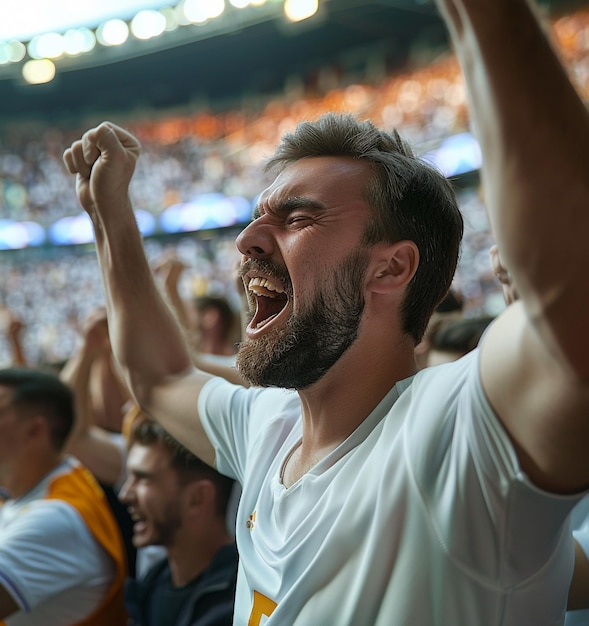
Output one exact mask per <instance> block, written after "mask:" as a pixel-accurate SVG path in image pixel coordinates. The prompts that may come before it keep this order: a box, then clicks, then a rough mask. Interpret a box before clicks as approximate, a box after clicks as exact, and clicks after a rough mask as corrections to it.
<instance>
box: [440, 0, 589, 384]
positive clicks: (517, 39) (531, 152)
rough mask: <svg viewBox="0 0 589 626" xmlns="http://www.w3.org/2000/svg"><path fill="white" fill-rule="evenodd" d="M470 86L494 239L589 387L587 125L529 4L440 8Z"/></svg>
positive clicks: (472, 2) (552, 338)
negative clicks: (587, 329)
mask: <svg viewBox="0 0 589 626" xmlns="http://www.w3.org/2000/svg"><path fill="white" fill-rule="evenodd" d="M438 5H439V7H440V9H441V11H442V13H443V14H444V16H445V19H446V22H447V23H448V26H449V29H450V32H451V35H452V39H453V43H454V47H455V50H456V52H457V54H458V56H459V59H460V61H461V64H462V68H463V71H464V74H465V78H466V81H467V85H468V93H469V100H470V110H471V117H472V121H473V127H474V130H475V132H476V134H477V137H478V139H479V141H480V143H481V147H482V151H483V180H484V191H485V200H486V203H487V206H488V209H489V216H490V220H491V224H492V229H493V232H494V235H495V238H496V239H497V242H498V244H499V248H500V250H501V254H502V257H503V258H504V260H505V263H506V266H507V267H508V268H509V270H510V272H511V274H512V275H513V277H514V281H515V284H516V286H517V288H518V291H519V294H520V296H521V298H522V300H523V301H524V304H525V307H526V310H527V311H528V315H529V317H530V318H531V319H533V320H534V321H535V323H536V325H537V327H538V329H539V330H540V332H541V333H542V336H543V337H544V338H545V339H546V341H547V342H548V343H549V344H550V347H551V349H552V351H553V353H554V354H555V355H556V356H557V358H559V359H561V360H562V361H563V362H567V363H568V364H571V365H572V367H573V369H575V370H576V371H577V372H578V373H579V374H580V375H581V376H582V377H587V375H589V364H588V363H587V362H586V358H585V357H584V356H583V355H582V354H581V353H580V351H579V349H578V348H579V342H578V339H577V337H578V333H579V331H580V329H581V328H582V326H583V325H584V320H583V319H581V315H580V313H579V312H580V311H582V310H586V306H587V304H589V292H588V290H587V289H584V288H582V285H584V284H585V274H586V268H587V267H588V266H589V251H588V248H587V246H586V245H585V243H584V241H583V239H584V237H585V233H587V232H589V230H588V229H589V211H588V210H587V204H588V200H589V181H588V179H587V176H586V172H585V169H586V164H587V163H588V162H589V117H588V116H587V112H586V110H585V107H584V105H583V103H582V101H581V99H580V97H579V96H578V94H577V93H576V91H575V89H574V87H573V86H572V84H571V83H570V81H569V79H568V76H567V73H566V71H565V69H564V68H563V66H562V65H561V64H560V62H559V59H558V57H557V55H556V54H555V53H554V51H553V49H552V47H551V45H550V42H549V40H548V38H547V37H546V35H545V32H544V30H543V27H542V25H541V24H540V22H539V20H538V18H537V16H536V11H535V9H534V8H533V6H532V4H531V3H530V2H527V0H438Z"/></svg>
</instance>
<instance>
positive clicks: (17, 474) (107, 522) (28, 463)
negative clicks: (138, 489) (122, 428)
mask: <svg viewBox="0 0 589 626" xmlns="http://www.w3.org/2000/svg"><path fill="white" fill-rule="evenodd" d="M0 413H1V414H2V420H1V430H2V434H1V436H0V483H1V484H2V485H3V486H4V487H5V488H6V490H7V491H8V493H9V496H10V499H9V500H8V501H7V502H6V503H5V504H4V505H3V506H2V507H0V619H3V620H5V623H6V624H7V625H8V626H17V625H21V624H22V625H23V626H24V625H30V624H43V625H44V626H63V625H64V624H80V625H81V624H84V625H86V626H90V625H96V626H104V625H105V624H109V626H110V625H112V626H124V624H126V620H127V617H126V614H125V611H124V608H123V582H124V579H125V576H126V564H125V555H124V548H123V544H122V539H121V535H120V532H119V529H118V527H117V524H116V521H115V519H114V517H113V515H112V512H111V509H110V507H109V506H108V503H107V501H106V497H105V495H104V493H103V492H102V490H101V489H100V487H99V485H98V484H97V483H96V481H95V480H94V479H93V477H92V475H91V474H90V473H89V472H88V471H87V470H86V469H85V468H84V467H83V466H82V465H80V464H79V463H78V462H77V461H76V460H75V459H73V458H72V457H66V456H64V454H63V448H64V445H65V441H66V439H67V437H68V435H69V432H70V430H71V428H72V425H73V421H74V401H73V395H72V392H71V391H70V390H69V389H68V387H67V386H66V385H64V384H63V383H62V382H61V381H59V379H58V378H57V377H55V376H53V375H51V374H47V373H43V372H39V371H36V370H32V369H5V370H1V371H0Z"/></svg>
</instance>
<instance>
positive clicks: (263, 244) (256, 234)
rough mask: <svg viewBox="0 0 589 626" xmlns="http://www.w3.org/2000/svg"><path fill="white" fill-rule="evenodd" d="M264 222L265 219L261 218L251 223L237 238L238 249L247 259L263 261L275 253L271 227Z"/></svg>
mask: <svg viewBox="0 0 589 626" xmlns="http://www.w3.org/2000/svg"><path fill="white" fill-rule="evenodd" d="M263 220H264V218H263V217H259V218H258V219H256V220H254V221H253V222H250V224H248V225H247V226H246V227H245V228H244V229H243V230H242V231H241V233H239V235H238V236H237V239H236V245H237V249H238V250H239V251H240V252H241V254H243V255H244V256H246V257H249V258H252V259H261V258H264V257H269V256H271V255H272V253H273V252H274V240H273V238H272V235H271V226H270V224H267V223H265V222H264V221H263Z"/></svg>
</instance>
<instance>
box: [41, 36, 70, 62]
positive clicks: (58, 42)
mask: <svg viewBox="0 0 589 626" xmlns="http://www.w3.org/2000/svg"><path fill="white" fill-rule="evenodd" d="M63 52H64V44H63V36H62V35H61V34H60V33H43V34H42V35H39V36H38V38H37V55H38V58H41V59H58V58H59V57H60V56H62V55H63Z"/></svg>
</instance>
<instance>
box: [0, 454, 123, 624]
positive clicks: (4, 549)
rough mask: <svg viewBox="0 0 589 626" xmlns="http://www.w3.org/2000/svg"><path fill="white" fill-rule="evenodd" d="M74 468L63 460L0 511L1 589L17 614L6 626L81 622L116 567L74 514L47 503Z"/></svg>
mask: <svg viewBox="0 0 589 626" xmlns="http://www.w3.org/2000/svg"><path fill="white" fill-rule="evenodd" d="M75 466H77V461H75V460H74V459H72V458H68V459H66V460H65V461H64V462H63V463H62V464H61V465H60V466H59V467H57V468H56V469H55V470H53V471H52V472H51V473H50V474H48V475H47V476H46V477H45V478H44V479H43V480H42V481H41V482H40V483H39V484H38V485H36V486H35V487H34V488H33V489H31V491H29V492H28V493H26V494H25V495H24V496H22V497H21V498H18V499H16V500H9V501H8V502H6V504H4V505H3V506H2V507H0V584H2V586H4V588H5V589H6V590H7V591H8V592H9V593H10V594H11V595H12V597H13V598H14V600H15V602H16V603H17V604H18V605H19V607H20V609H21V610H20V611H17V612H16V613H14V614H13V615H12V617H9V618H7V619H6V620H5V623H6V624H7V626H67V625H68V624H75V623H79V622H81V621H82V619H83V618H85V617H87V616H88V615H89V614H90V613H91V612H92V611H93V609H94V608H95V607H97V606H98V604H99V603H100V602H101V601H102V599H103V598H104V596H105V594H106V592H107V591H108V588H109V587H110V585H111V583H112V580H113V578H114V577H115V566H114V563H113V562H112V560H111V559H110V557H109V556H108V554H107V553H106V552H105V550H103V548H101V546H100V545H99V544H98V542H97V541H96V540H95V539H94V537H93V536H92V534H91V532H90V530H89V529H88V527H87V526H86V524H85V523H84V521H83V519H82V517H81V516H80V514H79V513H78V511H77V510H76V509H75V508H74V507H73V506H72V505H71V504H69V503H68V502H64V501H62V500H57V499H46V497H47V492H48V489H49V487H50V485H51V483H52V481H53V480H55V479H56V478H58V477H60V476H63V475H67V474H68V473H69V472H70V470H71V468H72V467H75ZM0 623H3V622H0ZM105 626H106V625H105Z"/></svg>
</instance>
